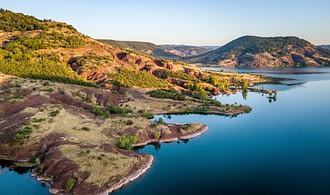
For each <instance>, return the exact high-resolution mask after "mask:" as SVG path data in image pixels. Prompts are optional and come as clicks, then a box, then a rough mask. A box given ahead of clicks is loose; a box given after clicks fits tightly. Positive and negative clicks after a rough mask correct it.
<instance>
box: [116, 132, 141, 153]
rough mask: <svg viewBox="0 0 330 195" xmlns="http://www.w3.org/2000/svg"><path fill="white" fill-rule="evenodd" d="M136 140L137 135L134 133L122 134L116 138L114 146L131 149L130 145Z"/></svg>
mask: <svg viewBox="0 0 330 195" xmlns="http://www.w3.org/2000/svg"><path fill="white" fill-rule="evenodd" d="M137 142H138V137H137V136H136V135H124V136H121V137H120V138H119V139H118V140H117V142H116V146H117V147H118V148H121V149H126V150H132V145H133V144H136V143H137Z"/></svg>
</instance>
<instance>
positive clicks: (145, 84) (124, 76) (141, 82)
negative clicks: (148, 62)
mask: <svg viewBox="0 0 330 195" xmlns="http://www.w3.org/2000/svg"><path fill="white" fill-rule="evenodd" d="M109 78H111V80H112V83H113V84H115V85H119V86H123V87H133V86H138V87H141V88H168V87H169V86H170V84H169V83H168V82H167V81H166V80H162V79H160V78H157V77H156V76H154V75H152V74H150V73H148V72H146V71H129V70H126V69H118V70H117V73H110V74H109Z"/></svg>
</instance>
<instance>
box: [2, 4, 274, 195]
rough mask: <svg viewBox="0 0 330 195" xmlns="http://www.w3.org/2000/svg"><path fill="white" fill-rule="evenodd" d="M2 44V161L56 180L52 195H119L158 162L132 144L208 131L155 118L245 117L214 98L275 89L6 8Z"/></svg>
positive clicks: (260, 79)
mask: <svg viewBox="0 0 330 195" xmlns="http://www.w3.org/2000/svg"><path fill="white" fill-rule="evenodd" d="M0 43H1V46H0V72H1V73H0V134H1V136H0V161H2V160H4V161H6V162H8V163H9V164H10V165H11V167H14V168H15V167H16V168H17V167H33V168H35V169H34V171H33V175H34V176H36V177H38V180H41V181H44V182H48V183H49V185H50V192H51V193H52V194H108V192H109V193H110V192H112V191H114V190H116V189H119V188H120V187H121V186H122V185H125V184H127V183H128V182H130V181H132V180H133V179H136V178H137V177H138V176H139V175H141V174H142V173H144V172H145V171H146V170H147V169H148V168H149V167H150V165H151V163H152V156H151V155H148V154H138V153H135V152H133V151H130V150H131V149H132V148H133V147H134V146H144V145H146V144H149V143H159V142H165V141H172V140H173V141H174V140H178V139H189V138H191V137H194V136H197V135H200V134H201V133H203V132H204V131H205V130H206V126H205V125H203V124H166V123H165V122H164V121H163V120H161V119H158V120H157V121H151V120H150V119H151V118H153V115H154V114H157V115H160V114H173V113H176V114H180V113H202V114H218V115H226V116H236V115H238V114H243V113H247V112H250V111H251V108H250V107H248V106H244V105H237V104H231V105H230V104H222V103H220V102H218V101H216V100H214V99H212V98H211V97H210V95H211V94H220V93H228V94H229V93H233V92H237V91H240V90H242V91H243V92H244V93H246V92H247V91H248V90H251V91H252V90H256V89H253V88H250V86H251V85H253V84H255V83H258V82H265V81H267V79H266V78H264V77H261V76H257V75H248V74H238V73H225V72H204V71H201V70H199V69H197V68H196V67H194V66H192V65H189V64H185V63H183V62H178V61H174V60H168V59H167V60H165V59H158V58H155V57H153V56H151V55H148V54H146V53H142V52H138V51H133V50H129V49H122V48H119V47H115V46H111V45H108V44H104V43H101V42H99V41H96V40H94V39H92V38H90V37H88V36H86V35H83V34H81V33H79V32H78V31H77V30H76V29H75V28H74V27H73V26H71V25H68V24H65V23H61V22H55V21H51V20H39V19H37V18H35V17H32V16H27V15H24V14H19V13H13V12H11V11H8V10H3V9H0ZM3 73H4V74H3ZM12 75H15V76H12ZM22 77H23V78H22ZM261 92H264V93H270V91H267V90H262V91H261Z"/></svg>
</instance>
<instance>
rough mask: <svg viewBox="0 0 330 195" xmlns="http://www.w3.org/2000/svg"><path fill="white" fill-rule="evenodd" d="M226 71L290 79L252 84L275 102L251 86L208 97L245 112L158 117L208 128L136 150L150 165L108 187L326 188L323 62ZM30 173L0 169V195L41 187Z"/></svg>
mask: <svg viewBox="0 0 330 195" xmlns="http://www.w3.org/2000/svg"><path fill="white" fill-rule="evenodd" d="M226 71H238V72H249V71H250V72H256V73H258V74H263V75H268V76H274V77H278V78H293V79H295V80H290V81H282V82H281V83H280V84H277V85H274V84H264V85H260V86H259V87H264V88H270V89H277V90H279V93H278V95H277V99H276V101H269V100H268V99H267V98H266V96H263V95H261V94H258V93H251V92H249V93H248V94H247V97H243V96H242V94H241V93H237V94H234V95H231V96H217V97H215V98H217V99H218V100H219V101H221V102H223V103H235V102H236V103H238V104H246V105H249V106H251V107H252V112H251V113H249V114H244V115H240V116H237V117H233V118H229V117H223V116H215V115H172V116H170V118H168V117H164V116H157V117H163V119H164V120H165V121H166V122H172V123H189V122H201V123H205V124H207V125H208V127H209V129H208V131H207V132H206V133H205V134H203V135H201V136H199V137H196V138H194V139H191V140H188V141H179V142H172V143H167V144H161V145H158V146H153V145H149V146H146V147H144V148H142V149H139V150H138V152H141V153H149V154H152V155H153V156H154V163H153V166H152V167H151V169H150V170H148V171H147V173H146V174H144V175H143V176H142V177H141V178H139V179H137V180H136V181H134V182H132V183H131V184H129V185H127V186H125V187H123V188H122V189H121V190H119V191H117V192H115V193H113V194H115V195H162V194H164V195H168V194H173V195H181V194H182V195H185V194H187V195H194V194H196V195H197V194H198V195H200V194H224V195H227V194H228V195H229V194H232V195H236V194H237V195H241V194H243V195H245V194H255V195H258V194H297V195H298V194H299V195H303V194H313V195H318V194H319V195H322V194H330V102H329V101H330V99H329V97H330V69H329V68H323V69H294V70H292V69H291V70H290V71H288V70H287V69H286V70H278V69H276V70H253V69H248V70H244V69H227V70H226ZM297 72H299V73H297ZM29 175H30V173H29V171H28V172H20V173H17V172H15V171H10V170H9V169H8V168H5V167H3V168H1V170H0V192H1V193H0V194H48V192H47V187H45V186H43V185H41V184H40V183H39V182H37V181H36V180H35V179H34V178H32V177H30V176H29ZM17 186H19V188H18V187H17Z"/></svg>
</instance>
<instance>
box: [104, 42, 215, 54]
mask: <svg viewBox="0 0 330 195" xmlns="http://www.w3.org/2000/svg"><path fill="white" fill-rule="evenodd" d="M99 41H101V42H103V43H107V44H109V45H112V46H115V47H120V48H123V49H131V50H137V51H140V52H143V53H147V54H151V55H153V56H155V57H158V58H167V59H180V58H181V57H190V56H195V55H199V54H202V53H205V52H208V51H211V50H213V49H215V47H208V46H205V47H198V46H189V45H156V44H153V43H150V42H140V41H118V40H109V39H99Z"/></svg>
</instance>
